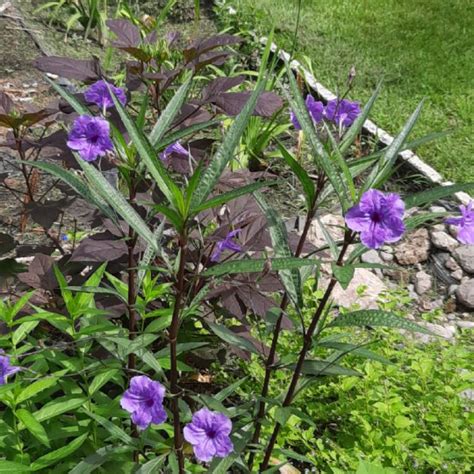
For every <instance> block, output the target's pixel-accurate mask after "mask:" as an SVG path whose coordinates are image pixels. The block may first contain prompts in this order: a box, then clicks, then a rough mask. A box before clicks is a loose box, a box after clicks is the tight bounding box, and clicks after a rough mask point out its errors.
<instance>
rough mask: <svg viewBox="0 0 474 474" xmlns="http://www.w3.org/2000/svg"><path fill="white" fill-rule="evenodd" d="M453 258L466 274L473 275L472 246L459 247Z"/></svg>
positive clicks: (473, 250) (473, 256) (473, 248)
mask: <svg viewBox="0 0 474 474" xmlns="http://www.w3.org/2000/svg"><path fill="white" fill-rule="evenodd" d="M454 257H455V258H456V260H457V261H458V263H459V265H461V267H462V268H463V270H464V271H466V272H467V273H474V245H461V246H460V247H458V248H457V249H456V250H455V251H454Z"/></svg>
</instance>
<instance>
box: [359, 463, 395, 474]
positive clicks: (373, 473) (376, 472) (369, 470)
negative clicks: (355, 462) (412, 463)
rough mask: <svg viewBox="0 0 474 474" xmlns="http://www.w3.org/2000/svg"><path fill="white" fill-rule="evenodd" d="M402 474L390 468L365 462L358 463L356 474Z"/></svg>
mask: <svg viewBox="0 0 474 474" xmlns="http://www.w3.org/2000/svg"><path fill="white" fill-rule="evenodd" d="M402 472H403V471H400V470H398V469H394V468H392V467H382V466H380V465H378V464H373V463H369V462H367V461H359V466H358V467H357V471H356V474H402Z"/></svg>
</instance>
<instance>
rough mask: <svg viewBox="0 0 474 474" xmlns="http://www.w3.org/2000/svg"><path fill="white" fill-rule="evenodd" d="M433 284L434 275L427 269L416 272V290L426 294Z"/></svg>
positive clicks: (420, 293)
mask: <svg viewBox="0 0 474 474" xmlns="http://www.w3.org/2000/svg"><path fill="white" fill-rule="evenodd" d="M432 286H433V277H432V276H431V275H429V274H428V273H426V272H425V271H420V272H417V273H416V274H415V291H416V292H417V293H418V294H419V295H423V294H425V293H426V292H427V291H429V290H431V287H432Z"/></svg>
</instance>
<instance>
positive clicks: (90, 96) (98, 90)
mask: <svg viewBox="0 0 474 474" xmlns="http://www.w3.org/2000/svg"><path fill="white" fill-rule="evenodd" d="M107 85H108V86H109V87H110V89H111V90H112V92H113V93H114V95H115V97H117V99H118V100H119V102H120V103H121V104H122V105H125V104H126V103H127V96H126V95H125V91H124V90H123V89H122V88H120V87H115V86H114V85H113V84H110V83H108V82H106V81H104V80H100V81H97V82H95V83H94V84H92V85H91V86H90V87H89V88H88V89H87V90H86V91H85V92H84V97H85V99H86V100H87V102H90V103H92V104H96V105H98V106H99V107H100V108H101V109H110V107H113V106H114V101H113V100H112V97H111V95H110V91H109V88H108V87H107Z"/></svg>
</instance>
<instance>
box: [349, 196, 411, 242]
mask: <svg viewBox="0 0 474 474" xmlns="http://www.w3.org/2000/svg"><path fill="white" fill-rule="evenodd" d="M404 212H405V204H404V202H403V201H402V200H401V199H400V196H399V195H398V194H395V193H388V194H384V193H382V192H381V191H378V190H376V189H369V190H368V191H367V192H365V193H364V194H363V195H362V198H361V200H360V202H359V204H357V205H356V206H354V207H351V208H350V209H349V210H348V211H347V214H346V224H347V227H349V229H352V230H354V231H356V232H360V240H361V241H362V243H363V244H364V245H365V246H366V247H369V248H371V249H376V248H379V247H381V246H382V245H383V244H384V243H385V242H396V241H397V240H400V238H401V236H402V235H403V233H404V232H405V225H404V224H403V213H404Z"/></svg>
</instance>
